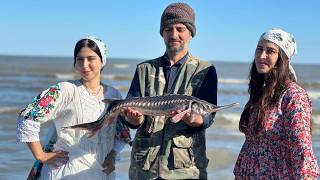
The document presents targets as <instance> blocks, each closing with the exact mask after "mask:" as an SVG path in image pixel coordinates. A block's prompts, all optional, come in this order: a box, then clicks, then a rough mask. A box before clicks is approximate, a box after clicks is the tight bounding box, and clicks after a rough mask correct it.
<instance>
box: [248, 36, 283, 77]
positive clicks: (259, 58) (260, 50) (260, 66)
mask: <svg viewBox="0 0 320 180" xmlns="http://www.w3.org/2000/svg"><path fill="white" fill-rule="evenodd" d="M279 51H280V49H279V46H277V45H276V44H275V43H273V42H270V41H267V40H262V41H259V43H258V45H257V48H256V51H255V55H254V61H255V65H256V68H257V71H258V73H260V74H263V75H267V74H268V73H270V71H271V70H272V69H273V68H274V67H275V65H276V63H277V61H278V57H279Z"/></svg>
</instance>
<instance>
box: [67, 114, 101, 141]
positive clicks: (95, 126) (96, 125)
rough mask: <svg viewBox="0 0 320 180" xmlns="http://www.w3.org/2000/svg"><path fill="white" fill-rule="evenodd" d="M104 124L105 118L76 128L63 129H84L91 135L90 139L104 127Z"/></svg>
mask: <svg viewBox="0 0 320 180" xmlns="http://www.w3.org/2000/svg"><path fill="white" fill-rule="evenodd" d="M103 124H104V118H101V119H100V120H98V121H94V122H90V123H84V124H77V125H74V126H68V127H63V129H83V130H87V131H88V133H89V137H92V136H94V135H95V134H96V133H97V132H98V131H99V130H100V129H101V128H102V127H103Z"/></svg>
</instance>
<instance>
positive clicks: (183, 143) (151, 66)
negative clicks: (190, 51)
mask: <svg viewBox="0 0 320 180" xmlns="http://www.w3.org/2000/svg"><path fill="white" fill-rule="evenodd" d="M160 59H161V57H160V58H157V59H154V60H150V61H146V62H144V63H141V64H139V65H138V67H137V73H138V76H139V83H140V84H139V85H140V91H141V92H140V93H141V96H142V97H144V96H159V95H163V94H164V93H165V84H166V79H165V75H164V71H163V68H162V67H161V66H160V63H161V60H160ZM209 66H210V64H209V63H207V62H203V61H199V60H198V59H196V58H194V57H193V56H191V55H188V59H187V60H186V62H185V63H184V64H183V65H181V67H180V68H179V70H178V75H177V77H176V79H175V81H174V83H173V85H172V89H173V92H172V93H173V94H186V95H193V96H196V95H197V93H198V92H199V89H200V87H201V83H202V82H203V80H204V78H205V76H206V74H207V72H208V69H209ZM207 166H208V159H207V157H206V144H205V130H204V129H200V128H199V129H196V130H195V128H192V127H190V126H188V125H186V124H185V123H184V122H182V121H181V122H179V123H176V124H174V123H171V122H170V121H168V119H167V118H165V117H164V116H156V117H151V116H146V117H145V121H144V123H143V124H142V125H141V126H140V127H139V128H138V129H137V132H136V136H135V138H134V141H133V145H132V152H131V165H130V169H129V177H130V179H139V180H140V179H152V178H156V177H159V176H160V177H161V178H164V179H199V178H200V179H204V178H207V172H206V168H207Z"/></svg>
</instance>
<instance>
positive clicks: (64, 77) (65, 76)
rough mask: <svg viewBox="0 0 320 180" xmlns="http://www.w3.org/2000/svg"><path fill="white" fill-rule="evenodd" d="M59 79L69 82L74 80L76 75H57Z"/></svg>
mask: <svg viewBox="0 0 320 180" xmlns="http://www.w3.org/2000/svg"><path fill="white" fill-rule="evenodd" d="M55 76H56V78H57V79H61V80H69V79H74V77H75V75H74V74H73V73H57V74H55Z"/></svg>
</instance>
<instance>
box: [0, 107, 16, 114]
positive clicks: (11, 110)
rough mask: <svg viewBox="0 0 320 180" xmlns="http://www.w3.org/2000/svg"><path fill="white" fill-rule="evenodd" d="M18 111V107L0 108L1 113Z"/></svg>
mask: <svg viewBox="0 0 320 180" xmlns="http://www.w3.org/2000/svg"><path fill="white" fill-rule="evenodd" d="M18 110H19V108H18V107H0V113H8V112H16V111H18Z"/></svg>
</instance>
